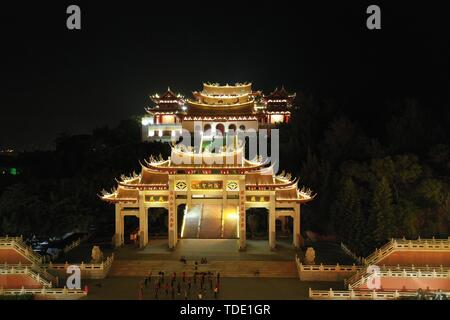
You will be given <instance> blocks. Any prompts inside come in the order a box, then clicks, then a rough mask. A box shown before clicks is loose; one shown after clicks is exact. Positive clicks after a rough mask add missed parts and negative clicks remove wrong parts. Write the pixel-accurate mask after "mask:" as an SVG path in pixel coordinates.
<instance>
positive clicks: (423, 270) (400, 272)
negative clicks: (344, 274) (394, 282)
mask: <svg viewBox="0 0 450 320" xmlns="http://www.w3.org/2000/svg"><path fill="white" fill-rule="evenodd" d="M355 276H356V277H357V278H355V277H352V278H350V279H349V280H348V281H347V283H348V288H349V289H356V288H359V287H361V286H363V285H364V284H365V283H367V281H368V280H369V278H370V277H371V276H373V273H369V272H365V273H363V274H361V273H359V274H356V275H355ZM358 276H359V277H358ZM378 276H379V277H394V278H433V279H442V278H444V279H450V268H444V267H442V266H441V267H440V268H430V267H415V266H411V267H408V268H404V267H402V268H400V267H386V266H383V267H381V268H380V271H379V274H378Z"/></svg>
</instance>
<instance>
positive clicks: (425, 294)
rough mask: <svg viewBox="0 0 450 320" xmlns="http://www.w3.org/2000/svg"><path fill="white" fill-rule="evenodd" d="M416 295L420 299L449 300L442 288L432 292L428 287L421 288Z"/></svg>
mask: <svg viewBox="0 0 450 320" xmlns="http://www.w3.org/2000/svg"><path fill="white" fill-rule="evenodd" d="M416 297H417V299H418V300H447V296H446V294H445V293H443V292H442V290H441V289H439V290H438V291H436V292H430V290H429V289H428V288H427V289H426V290H422V289H421V288H420V289H419V290H418V291H417V296H416Z"/></svg>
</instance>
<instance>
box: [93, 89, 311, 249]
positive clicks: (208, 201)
mask: <svg viewBox="0 0 450 320" xmlns="http://www.w3.org/2000/svg"><path fill="white" fill-rule="evenodd" d="M257 94H259V93H254V92H252V90H251V85H250V84H245V85H237V86H218V85H206V84H205V85H204V90H203V91H202V92H201V93H197V92H194V97H196V100H195V101H191V100H187V107H186V106H185V105H184V104H183V103H182V102H181V101H182V98H181V96H177V95H174V94H173V93H171V91H170V90H169V91H168V92H167V93H166V94H165V95H163V96H162V97H154V100H155V101H156V102H157V103H158V107H157V108H155V109H152V111H151V114H152V116H153V118H152V119H153V121H154V122H153V124H152V125H150V123H149V125H148V126H147V129H148V130H150V131H149V132H150V133H149V136H152V135H154V134H155V132H156V131H158V130H162V134H158V136H159V137H163V136H165V133H164V132H165V131H166V130H170V128H172V130H179V129H180V127H181V125H182V127H183V128H186V129H187V130H189V131H193V130H194V129H195V128H194V127H193V126H194V123H196V122H195V121H200V122H201V126H202V130H201V131H202V143H201V146H202V147H201V148H200V150H196V151H195V149H193V148H190V147H186V146H184V145H181V144H179V145H175V144H173V145H172V151H171V156H170V157H169V158H168V159H162V158H160V159H154V158H150V159H149V160H148V161H144V164H142V163H141V167H142V168H141V172H140V173H139V174H136V173H134V174H133V175H131V176H130V177H126V176H122V177H121V179H120V180H119V181H118V186H117V188H116V189H114V190H113V191H112V192H109V193H108V192H106V191H104V192H103V195H102V196H101V197H102V199H103V200H104V201H107V202H110V203H114V204H115V208H116V210H115V214H116V223H115V224H116V232H115V244H116V246H120V245H122V244H123V243H124V232H125V231H124V217H125V216H135V217H137V218H138V219H139V233H138V234H139V244H140V246H141V247H143V246H146V245H147V244H148V242H149V231H148V230H149V215H151V214H152V213H151V210H152V209H153V208H165V209H167V210H168V237H169V239H168V241H169V247H170V248H174V247H175V246H176V244H177V241H178V239H179V238H203V239H238V241H239V249H240V250H244V249H245V248H246V222H247V221H246V220H247V219H246V210H247V209H250V208H265V209H267V211H268V218H267V219H268V233H269V234H268V238H269V246H270V248H271V249H274V248H275V246H276V245H275V242H276V220H277V219H279V220H280V221H281V222H282V223H285V222H286V220H287V217H290V218H289V219H292V220H291V221H292V225H293V232H292V234H293V240H292V241H293V245H294V246H295V247H298V246H299V244H300V207H301V204H303V203H306V202H309V201H311V200H312V199H313V198H314V195H313V194H312V192H311V190H309V189H305V188H301V189H299V186H298V180H297V179H294V178H292V177H291V175H290V174H286V173H284V172H282V173H281V174H279V175H277V174H276V172H274V170H273V165H269V164H268V163H267V162H266V161H264V160H263V159H262V157H256V158H255V159H254V160H251V161H250V160H247V159H246V158H245V151H244V146H243V143H242V142H240V141H239V140H238V138H237V135H235V136H234V138H232V139H234V142H233V143H232V146H231V147H229V146H228V147H225V146H222V147H221V148H219V150H217V149H216V150H215V152H210V150H209V149H208V147H207V146H208V141H209V142H210V141H211V137H215V136H217V134H218V133H219V132H218V131H220V133H221V134H223V133H226V132H228V131H229V130H233V131H236V130H237V131H239V130H245V129H248V128H253V129H255V130H258V128H259V125H260V124H261V123H266V122H267V123H268V124H271V123H273V124H274V123H276V122H278V121H276V122H273V121H274V120H273V119H274V118H272V116H280V115H282V118H275V119H279V120H281V122H283V121H287V120H288V118H289V115H290V111H288V108H290V107H291V102H292V99H293V97H294V96H293V95H287V94H286V92H285V91H284V89H283V90H277V91H276V92H274V93H272V94H271V95H270V96H267V97H263V100H265V102H264V109H262V110H260V111H256V109H255V104H256V103H255V96H256V95H257ZM281 97H284V98H281ZM186 108H188V109H186ZM179 121H181V125H180V127H176V126H177V125H178V124H179ZM196 125H197V124H196ZM157 128H160V129H157ZM168 136H172V133H169V134H168ZM182 208H185V209H184V210H183V209H182Z"/></svg>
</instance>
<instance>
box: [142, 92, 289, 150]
mask: <svg viewBox="0 0 450 320" xmlns="http://www.w3.org/2000/svg"><path fill="white" fill-rule="evenodd" d="M150 98H151V99H152V101H153V102H154V103H155V106H153V107H152V108H148V109H146V111H147V115H146V116H144V117H143V118H142V139H143V141H166V142H168V141H173V140H175V139H176V134H177V132H181V130H182V129H185V130H187V131H189V132H191V133H192V132H194V131H201V132H202V133H203V134H204V135H212V136H214V135H215V134H217V132H218V131H221V132H222V133H228V132H229V131H231V130H233V131H237V130H242V131H244V130H255V131H258V130H259V129H260V128H265V129H270V128H273V127H275V126H276V124H278V123H286V122H289V120H290V116H291V109H292V108H293V101H294V98H295V94H289V93H288V92H287V91H286V90H285V89H284V88H281V89H276V90H275V91H273V92H272V93H270V94H268V95H264V94H263V93H262V92H261V91H253V90H252V85H251V84H250V83H244V84H241V83H237V84H236V85H233V86H231V85H225V86H221V85H218V84H206V83H205V84H203V90H202V91H200V92H197V91H195V92H193V99H185V98H184V96H182V95H181V94H175V93H174V92H172V91H171V90H170V88H169V89H168V90H167V92H166V93H164V94H162V95H161V96H160V95H159V94H155V95H153V96H151V97H150Z"/></svg>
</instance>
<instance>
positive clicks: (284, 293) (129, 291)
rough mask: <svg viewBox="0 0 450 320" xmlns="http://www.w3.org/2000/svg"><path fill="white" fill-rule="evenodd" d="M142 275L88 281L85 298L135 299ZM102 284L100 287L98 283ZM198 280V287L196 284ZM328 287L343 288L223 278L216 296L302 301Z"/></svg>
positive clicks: (147, 294)
mask: <svg viewBox="0 0 450 320" xmlns="http://www.w3.org/2000/svg"><path fill="white" fill-rule="evenodd" d="M142 280H143V279H142V278H136V277H111V278H106V279H103V280H87V281H84V282H83V286H84V285H86V284H87V285H88V287H89V294H88V296H87V297H86V298H85V299H88V300H136V299H138V297H139V294H138V291H139V283H140V282H142ZM99 283H101V287H100V286H98V284H99ZM198 286H199V285H198V283H197V287H198ZM309 287H312V288H314V289H323V290H328V289H329V288H331V287H332V288H333V289H343V283H341V282H303V281H300V280H298V279H283V278H281V279H280V278H223V279H222V280H221V290H220V293H219V296H218V299H220V300H234V299H236V300H304V299H308V289H309ZM198 289H199V288H194V287H193V288H192V289H191V294H190V297H189V299H190V300H198V297H197V294H198ZM175 299H176V300H183V299H184V289H182V291H181V295H180V296H178V295H177V294H176V293H175ZM204 299H214V296H213V293H212V291H211V290H210V289H209V288H207V290H206V295H205V296H204ZM143 300H155V296H154V289H153V284H152V285H148V286H147V288H145V289H144V296H143ZM158 300H172V297H171V293H170V291H169V294H168V295H166V294H165V292H164V290H161V292H160V293H159V295H158Z"/></svg>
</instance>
